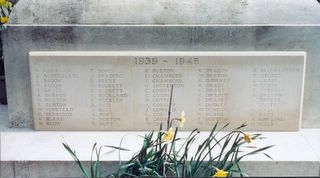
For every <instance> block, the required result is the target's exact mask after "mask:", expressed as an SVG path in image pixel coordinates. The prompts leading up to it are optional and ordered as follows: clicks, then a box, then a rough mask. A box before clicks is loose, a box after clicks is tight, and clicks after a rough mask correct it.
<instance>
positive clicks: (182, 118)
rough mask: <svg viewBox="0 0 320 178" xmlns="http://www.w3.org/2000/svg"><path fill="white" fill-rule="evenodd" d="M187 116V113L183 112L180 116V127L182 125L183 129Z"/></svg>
mask: <svg viewBox="0 0 320 178" xmlns="http://www.w3.org/2000/svg"><path fill="white" fill-rule="evenodd" d="M185 115H186V114H185V112H184V111H182V112H181V114H180V117H179V118H178V121H179V125H180V127H181V128H182V127H183V126H184V123H185V122H186V118H185Z"/></svg>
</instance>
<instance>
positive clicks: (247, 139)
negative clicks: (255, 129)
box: [242, 133, 251, 143]
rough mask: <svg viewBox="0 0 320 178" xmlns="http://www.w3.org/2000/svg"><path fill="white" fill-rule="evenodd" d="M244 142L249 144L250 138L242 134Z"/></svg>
mask: <svg viewBox="0 0 320 178" xmlns="http://www.w3.org/2000/svg"><path fill="white" fill-rule="evenodd" d="M242 138H243V139H244V141H246V142H247V143H250V142H251V138H250V135H249V134H246V133H243V137H242Z"/></svg>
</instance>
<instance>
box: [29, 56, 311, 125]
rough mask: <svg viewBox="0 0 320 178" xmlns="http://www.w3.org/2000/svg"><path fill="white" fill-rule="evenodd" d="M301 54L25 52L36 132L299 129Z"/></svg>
mask: <svg viewBox="0 0 320 178" xmlns="http://www.w3.org/2000/svg"><path fill="white" fill-rule="evenodd" d="M305 62H306V54H305V53H304V52H31V53H30V72H31V85H32V86H31V87H32V102H33V117H34V127H35V129H36V130H124V131H126V130H128V131H129V130H131V131H133V130H152V129H158V128H159V125H160V123H164V124H165V123H166V119H167V113H168V105H169V97H170V88H171V85H172V84H173V85H174V90H173V104H172V117H177V116H179V113H180V112H181V111H183V110H184V111H185V113H186V119H187V122H186V124H185V127H184V129H185V130H191V129H194V128H199V129H200V130H210V129H211V128H212V126H213V125H214V124H215V123H216V122H217V121H219V123H220V124H225V123H229V122H230V123H231V126H230V127H229V128H230V129H231V128H234V127H237V126H239V125H241V124H243V123H247V125H248V126H247V127H246V129H247V130H255V131H262V130H263V131H295V130H298V129H299V128H300V122H301V113H302V101H303V88H304V73H305Z"/></svg>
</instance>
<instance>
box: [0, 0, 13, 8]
mask: <svg viewBox="0 0 320 178" xmlns="http://www.w3.org/2000/svg"><path fill="white" fill-rule="evenodd" d="M0 6H1V7H5V8H11V7H12V3H11V2H9V1H7V0H0Z"/></svg>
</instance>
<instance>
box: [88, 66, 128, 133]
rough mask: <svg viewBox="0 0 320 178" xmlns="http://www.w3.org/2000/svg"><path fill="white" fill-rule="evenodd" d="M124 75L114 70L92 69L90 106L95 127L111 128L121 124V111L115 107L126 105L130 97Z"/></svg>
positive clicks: (92, 122)
mask: <svg viewBox="0 0 320 178" xmlns="http://www.w3.org/2000/svg"><path fill="white" fill-rule="evenodd" d="M123 75H124V74H122V73H120V72H116V71H114V70H113V69H104V68H91V69H90V96H91V99H90V102H91V104H90V106H91V118H92V120H91V124H92V125H93V126H95V125H99V126H102V127H109V126H113V125H114V124H116V123H117V122H120V120H121V116H120V115H119V111H118V112H117V111H116V110H114V109H113V106H114V105H115V104H119V103H124V100H125V99H126V98H127V97H128V94H127V92H126V91H125V89H124V76H123Z"/></svg>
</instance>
